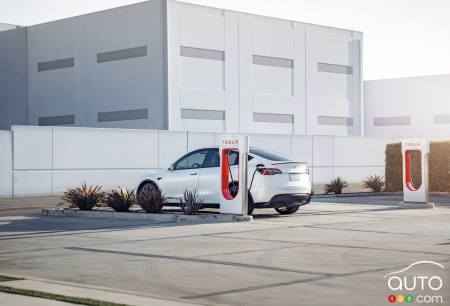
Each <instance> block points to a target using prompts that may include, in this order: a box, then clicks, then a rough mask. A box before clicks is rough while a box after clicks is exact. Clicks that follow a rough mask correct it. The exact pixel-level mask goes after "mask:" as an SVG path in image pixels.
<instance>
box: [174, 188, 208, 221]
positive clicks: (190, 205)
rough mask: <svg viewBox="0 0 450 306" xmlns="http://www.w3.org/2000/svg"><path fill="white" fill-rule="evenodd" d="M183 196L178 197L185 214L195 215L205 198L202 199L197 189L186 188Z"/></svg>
mask: <svg viewBox="0 0 450 306" xmlns="http://www.w3.org/2000/svg"><path fill="white" fill-rule="evenodd" d="M183 194H184V197H183V198H178V204H179V205H180V208H181V210H182V211H183V212H184V214H185V215H195V214H196V213H197V211H198V210H199V209H200V207H201V206H202V204H203V202H204V201H205V200H204V199H200V197H199V195H198V193H197V189H194V191H190V190H187V189H185V190H184V192H183Z"/></svg>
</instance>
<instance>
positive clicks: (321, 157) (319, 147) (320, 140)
mask: <svg viewBox="0 0 450 306" xmlns="http://www.w3.org/2000/svg"><path fill="white" fill-rule="evenodd" d="M333 152H334V137H333V136H313V166H314V167H316V166H320V167H323V166H326V167H332V166H333Z"/></svg>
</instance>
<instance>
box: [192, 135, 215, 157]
mask: <svg viewBox="0 0 450 306" xmlns="http://www.w3.org/2000/svg"><path fill="white" fill-rule="evenodd" d="M187 138H188V152H190V151H193V150H197V149H201V148H204V147H210V146H211V147H212V146H214V133H207V132H188V134H187Z"/></svg>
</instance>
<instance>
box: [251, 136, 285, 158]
mask: <svg viewBox="0 0 450 306" xmlns="http://www.w3.org/2000/svg"><path fill="white" fill-rule="evenodd" d="M249 136H250V146H252V147H258V148H264V149H268V150H272V151H276V152H280V153H282V154H285V155H287V156H291V155H292V139H291V135H274V134H249Z"/></svg>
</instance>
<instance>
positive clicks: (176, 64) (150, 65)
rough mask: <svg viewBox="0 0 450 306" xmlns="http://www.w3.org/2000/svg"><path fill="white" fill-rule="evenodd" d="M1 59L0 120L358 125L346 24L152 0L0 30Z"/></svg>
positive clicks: (352, 38) (357, 70)
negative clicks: (338, 26) (340, 26)
mask: <svg viewBox="0 0 450 306" xmlns="http://www.w3.org/2000/svg"><path fill="white" fill-rule="evenodd" d="M0 71H1V72H0V75H1V76H2V77H3V78H0V110H1V111H0V113H1V114H3V115H0V128H1V129H7V130H9V129H10V127H11V125H14V124H28V125H41V126H45V125H51V126H55V125H63V126H78V127H109V128H110V127H114V128H132V129H159V130H164V129H165V130H172V131H178V130H189V131H211V132H245V133H255V132H256V133H287V134H316V135H317V134H322V135H361V134H362V125H361V116H362V115H361V104H362V33H361V32H356V31H350V30H343V29H336V28H330V27H324V26H319V25H313V24H306V23H302V22H297V21H289V20H281V19H276V18H270V17H262V16H257V15H252V14H247V13H240V12H234V11H228V10H222V9H217V8H210V7H204V6H198V5H192V4H187V3H181V2H175V1H168V0H150V1H146V2H142V3H138V4H134V5H129V6H124V7H120V8H115V9H111V10H106V11H102V12H97V13H92V14H87V15H83V16H78V17H73V18H68V19H64V20H59V21H54V22H49V23H44V24H39V25H34V26H30V27H27V28H20V29H13V30H9V31H2V32H0ZM5 78H6V80H5Z"/></svg>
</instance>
